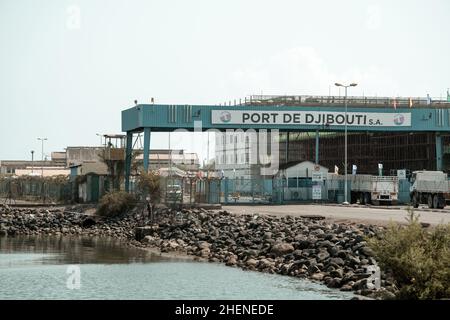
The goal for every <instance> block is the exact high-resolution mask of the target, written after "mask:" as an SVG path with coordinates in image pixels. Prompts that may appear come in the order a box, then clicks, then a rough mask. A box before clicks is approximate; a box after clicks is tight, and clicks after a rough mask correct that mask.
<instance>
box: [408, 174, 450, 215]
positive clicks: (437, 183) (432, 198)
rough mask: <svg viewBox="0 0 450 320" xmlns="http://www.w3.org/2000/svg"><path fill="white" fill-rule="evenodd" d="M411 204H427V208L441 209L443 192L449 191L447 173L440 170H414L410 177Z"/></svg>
mask: <svg viewBox="0 0 450 320" xmlns="http://www.w3.org/2000/svg"><path fill="white" fill-rule="evenodd" d="M410 182H411V187H410V198H411V204H412V205H413V207H414V208H417V207H418V206H419V204H428V207H429V208H437V209H443V208H444V207H445V194H447V193H448V192H449V184H448V178H447V174H446V173H444V172H442V171H425V170H424V171H414V172H413V173H412V175H411V177H410Z"/></svg>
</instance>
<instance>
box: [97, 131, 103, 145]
mask: <svg viewBox="0 0 450 320" xmlns="http://www.w3.org/2000/svg"><path fill="white" fill-rule="evenodd" d="M95 135H96V136H99V137H100V147H101V146H102V145H103V143H102V135H101V134H100V133H96V134H95Z"/></svg>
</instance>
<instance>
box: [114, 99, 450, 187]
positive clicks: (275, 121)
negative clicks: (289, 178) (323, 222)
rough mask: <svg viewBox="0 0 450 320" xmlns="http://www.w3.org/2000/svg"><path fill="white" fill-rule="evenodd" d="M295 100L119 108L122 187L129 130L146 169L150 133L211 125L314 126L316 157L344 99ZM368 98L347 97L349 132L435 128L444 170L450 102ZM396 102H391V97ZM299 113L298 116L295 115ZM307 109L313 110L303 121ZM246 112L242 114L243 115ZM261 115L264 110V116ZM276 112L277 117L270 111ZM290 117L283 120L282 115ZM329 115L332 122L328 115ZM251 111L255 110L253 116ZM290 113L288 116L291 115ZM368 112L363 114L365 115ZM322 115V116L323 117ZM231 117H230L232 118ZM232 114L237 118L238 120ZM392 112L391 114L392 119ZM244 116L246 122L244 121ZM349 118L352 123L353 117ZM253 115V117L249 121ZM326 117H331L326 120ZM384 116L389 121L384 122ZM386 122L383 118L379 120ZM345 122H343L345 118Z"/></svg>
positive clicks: (335, 127) (338, 124)
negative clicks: (137, 139)
mask: <svg viewBox="0 0 450 320" xmlns="http://www.w3.org/2000/svg"><path fill="white" fill-rule="evenodd" d="M299 100H300V101H297V102H296V103H295V104H291V105H290V104H287V103H277V104H273V103H272V102H271V101H273V100H266V101H269V102H267V103H265V102H264V100H262V101H261V100H258V101H253V102H252V101H249V102H247V101H246V102H245V103H243V104H240V105H233V106H231V105H228V106H227V105H222V106H217V105H162V104H138V105H136V106H134V107H131V108H129V109H126V110H123V111H122V131H123V132H126V139H127V140H126V162H125V188H126V190H127V191H128V190H129V178H130V172H131V154H132V143H133V134H135V133H142V132H144V142H143V152H144V155H143V156H144V170H148V167H149V153H150V139H151V132H155V131H159V132H161V131H162V132H169V131H173V130H176V129H178V130H180V129H184V130H187V131H206V130H210V129H214V130H219V131H225V130H227V129H243V130H246V129H254V130H256V131H258V130H262V129H266V130H267V129H278V130H279V131H280V132H282V131H289V132H293V131H316V139H315V143H316V148H315V151H316V162H317V161H318V159H317V155H318V152H319V150H318V149H319V130H320V131H332V132H337V131H343V130H344V125H343V121H342V120H343V119H344V115H345V108H344V106H343V104H342V103H334V102H333V101H331V102H330V100H326V101H323V98H322V100H319V99H315V100H313V102H308V101H307V100H305V101H304V102H301V99H299ZM367 101H368V100H367V98H363V99H359V100H358V99H353V100H352V97H349V100H348V109H347V111H348V116H349V117H350V116H352V115H353V116H355V115H359V118H357V120H359V121H360V122H359V125H358V122H355V118H354V117H353V118H349V117H348V118H347V121H348V123H349V124H348V126H347V128H348V131H349V132H351V131H357V132H383V131H384V132H386V131H389V132H435V133H437V134H436V161H437V163H436V168H437V170H441V169H442V154H443V150H442V149H443V148H442V137H441V136H442V135H446V134H449V132H450V103H448V102H446V101H440V102H439V103H424V102H423V100H420V101H418V102H416V101H411V100H409V106H408V105H405V104H403V105H402V104H400V105H399V104H398V103H397V107H396V108H394V107H393V106H392V101H389V102H386V100H385V101H384V102H383V101H382V100H380V98H377V101H376V103H374V104H370V100H369V104H367ZM394 103H395V102H394ZM297 113H298V114H299V116H298V117H296V116H295V115H294V114H297ZM307 113H310V114H312V116H311V117H310V118H309V119H310V120H311V119H312V120H311V121H310V122H309V123H306V120H307V118H308V116H306V114H307ZM244 114H245V116H244ZM263 114H268V116H267V117H265V116H263ZM274 114H275V115H278V116H274ZM286 114H288V116H286V118H288V119H290V120H291V121H290V122H289V121H287V122H283V120H285V119H282V118H283V116H284V115H286ZM328 114H332V115H333V116H332V117H331V118H332V121H330V118H328V119H327V115H328ZM252 115H255V116H254V118H252ZM289 115H290V116H289ZM363 115H366V118H364V117H363ZM321 116H322V118H321ZM230 117H231V119H230ZM233 117H234V118H239V119H237V121H235V120H236V119H234V120H233ZM390 117H392V118H390ZM378 118H380V119H381V125H380V124H377V123H375V124H369V123H368V121H369V120H370V119H374V121H376V120H377V119H378ZM244 119H245V121H244ZM350 119H352V120H353V122H352V124H351V125H350V122H351V121H352V120H350ZM252 120H254V121H253V122H252ZM328 121H330V122H328ZM386 121H387V122H386ZM383 122H384V123H383ZM344 124H345V122H344Z"/></svg>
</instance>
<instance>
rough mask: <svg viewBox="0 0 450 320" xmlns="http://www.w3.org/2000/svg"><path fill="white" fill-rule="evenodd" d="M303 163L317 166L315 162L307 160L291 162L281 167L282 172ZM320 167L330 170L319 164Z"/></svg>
mask: <svg viewBox="0 0 450 320" xmlns="http://www.w3.org/2000/svg"><path fill="white" fill-rule="evenodd" d="M301 163H304V164H310V165H311V166H315V165H316V164H315V163H314V162H311V161H308V160H306V161H289V162H287V163H283V164H282V165H280V166H279V169H280V170H284V169H288V168H292V167H294V166H296V165H298V164H301ZM319 167H321V168H324V169H327V170H328V168H327V167H324V166H321V165H320V164H319Z"/></svg>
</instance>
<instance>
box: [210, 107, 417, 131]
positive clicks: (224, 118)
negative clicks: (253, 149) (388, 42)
mask: <svg viewBox="0 0 450 320" xmlns="http://www.w3.org/2000/svg"><path fill="white" fill-rule="evenodd" d="M211 123H212V124H247V125H264V124H265V125H296V124H299V125H310V126H317V125H325V124H327V125H330V126H344V125H345V113H344V112H333V111H277V110H267V111H261V110H212V111H211ZM347 125H348V126H363V127H405V126H406V127H408V126H411V113H410V112H400V113H399V112H389V113H388V112H384V113H378V112H347Z"/></svg>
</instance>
